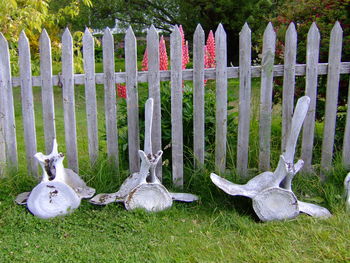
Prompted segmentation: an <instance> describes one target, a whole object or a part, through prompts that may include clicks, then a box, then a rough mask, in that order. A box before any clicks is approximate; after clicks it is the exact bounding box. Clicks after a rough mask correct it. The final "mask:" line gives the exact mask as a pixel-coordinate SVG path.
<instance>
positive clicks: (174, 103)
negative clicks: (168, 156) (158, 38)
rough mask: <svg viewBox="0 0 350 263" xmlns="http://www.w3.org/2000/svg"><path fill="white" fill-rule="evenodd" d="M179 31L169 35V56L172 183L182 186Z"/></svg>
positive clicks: (175, 29) (180, 54)
mask: <svg viewBox="0 0 350 263" xmlns="http://www.w3.org/2000/svg"><path fill="white" fill-rule="evenodd" d="M181 42H182V40H181V33H180V31H179V28H178V27H177V26H175V28H174V30H173V32H172V33H171V35H170V57H171V65H170V66H171V146H172V147H171V148H172V163H173V165H172V166H173V169H172V171H173V184H174V185H175V186H178V187H183V125H182V45H181Z"/></svg>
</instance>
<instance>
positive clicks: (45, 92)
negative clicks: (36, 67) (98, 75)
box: [40, 29, 56, 154]
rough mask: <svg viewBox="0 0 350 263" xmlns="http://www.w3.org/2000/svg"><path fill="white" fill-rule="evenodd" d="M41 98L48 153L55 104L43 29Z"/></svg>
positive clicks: (48, 45) (53, 134) (53, 132)
mask: <svg viewBox="0 0 350 263" xmlns="http://www.w3.org/2000/svg"><path fill="white" fill-rule="evenodd" d="M40 76H41V94H42V95H41V99H42V105H43V120H44V136H45V150H46V153H47V154H49V153H50V152H51V150H52V146H53V140H54V139H56V128H55V104H54V95H53V87H52V59H51V41H50V38H49V35H48V34H47V32H46V30H45V29H44V30H43V32H42V33H41V36H40Z"/></svg>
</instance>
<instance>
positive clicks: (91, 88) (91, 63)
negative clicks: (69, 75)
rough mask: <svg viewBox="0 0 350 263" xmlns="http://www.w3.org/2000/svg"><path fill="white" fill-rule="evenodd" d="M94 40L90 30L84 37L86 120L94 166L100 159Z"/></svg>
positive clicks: (91, 159) (90, 154)
mask: <svg viewBox="0 0 350 263" xmlns="http://www.w3.org/2000/svg"><path fill="white" fill-rule="evenodd" d="M94 45H95V43H94V39H93V37H92V35H91V33H90V31H89V29H88V28H86V29H85V34H84V37H83V57H84V72H85V100H86V120H87V131H88V141H89V158H90V162H91V164H94V163H95V162H96V160H97V158H98V124H97V102H96V84H95V49H94Z"/></svg>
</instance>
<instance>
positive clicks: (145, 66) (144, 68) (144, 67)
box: [142, 48, 148, 71]
mask: <svg viewBox="0 0 350 263" xmlns="http://www.w3.org/2000/svg"><path fill="white" fill-rule="evenodd" d="M147 70H148V53H147V48H146V50H145V54H143V59H142V71H147Z"/></svg>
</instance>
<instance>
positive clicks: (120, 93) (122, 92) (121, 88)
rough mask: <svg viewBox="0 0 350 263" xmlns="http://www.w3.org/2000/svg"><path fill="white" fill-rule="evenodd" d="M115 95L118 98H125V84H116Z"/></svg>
mask: <svg viewBox="0 0 350 263" xmlns="http://www.w3.org/2000/svg"><path fill="white" fill-rule="evenodd" d="M117 95H118V97H119V98H123V99H126V86H125V85H123V84H120V83H118V84H117Z"/></svg>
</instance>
